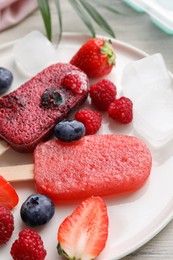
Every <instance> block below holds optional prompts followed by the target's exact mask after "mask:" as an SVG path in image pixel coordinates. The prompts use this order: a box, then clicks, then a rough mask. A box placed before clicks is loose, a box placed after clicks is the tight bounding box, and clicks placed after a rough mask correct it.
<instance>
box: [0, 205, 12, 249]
mask: <svg viewBox="0 0 173 260" xmlns="http://www.w3.org/2000/svg"><path fill="white" fill-rule="evenodd" d="M13 230H14V218H13V215H12V213H11V211H10V210H9V209H7V208H6V207H4V206H0V245H2V244H4V243H6V242H7V241H8V240H9V239H10V237H11V236H12V233H13Z"/></svg>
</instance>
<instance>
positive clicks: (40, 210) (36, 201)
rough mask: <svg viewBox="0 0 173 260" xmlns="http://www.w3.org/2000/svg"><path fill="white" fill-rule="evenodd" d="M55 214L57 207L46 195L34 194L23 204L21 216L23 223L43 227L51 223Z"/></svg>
mask: <svg viewBox="0 0 173 260" xmlns="http://www.w3.org/2000/svg"><path fill="white" fill-rule="evenodd" d="M54 213H55V206H54V204H53V203H52V201H51V199H49V198H48V197H47V196H45V195H41V194H32V195H30V196H29V197H28V198H27V199H26V201H25V202H24V203H23V204H22V206H21V209H20V215H21V218H22V220H23V222H24V223H25V224H26V225H28V226H31V227H36V226H41V225H44V224H46V223H47V222H49V221H50V219H51V218H52V217H53V215H54Z"/></svg>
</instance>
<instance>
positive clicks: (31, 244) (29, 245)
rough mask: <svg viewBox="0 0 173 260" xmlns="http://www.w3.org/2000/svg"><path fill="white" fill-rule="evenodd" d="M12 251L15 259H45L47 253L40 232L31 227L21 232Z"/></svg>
mask: <svg viewBox="0 0 173 260" xmlns="http://www.w3.org/2000/svg"><path fill="white" fill-rule="evenodd" d="M10 253H11V255H12V257H13V259H14V260H21V259H22V260H25V259H26V260H27V259H30V260H44V259H45V256H46V254H47V253H46V250H45V249H44V245H43V241H42V239H41V237H40V236H39V234H38V233H37V232H36V231H34V230H31V229H29V228H26V229H24V230H22V231H21V232H20V233H19V238H18V239H17V240H16V241H14V243H13V245H12V247H11V251H10Z"/></svg>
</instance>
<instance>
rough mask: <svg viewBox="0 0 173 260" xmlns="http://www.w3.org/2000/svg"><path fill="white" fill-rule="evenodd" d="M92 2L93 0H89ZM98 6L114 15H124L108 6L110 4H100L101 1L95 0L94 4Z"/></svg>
mask: <svg viewBox="0 0 173 260" xmlns="http://www.w3.org/2000/svg"><path fill="white" fill-rule="evenodd" d="M89 1H90V2H93V0H89ZM95 3H96V4H97V6H100V7H103V8H104V9H107V10H108V11H111V12H113V13H116V14H119V15H122V13H121V12H120V11H118V10H117V9H115V8H114V7H112V6H110V5H108V4H102V3H100V0H94V4H95Z"/></svg>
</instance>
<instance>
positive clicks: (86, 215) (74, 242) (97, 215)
mask: <svg viewBox="0 0 173 260" xmlns="http://www.w3.org/2000/svg"><path fill="white" fill-rule="evenodd" d="M107 237H108V215H107V207H106V205H105V203H104V201H103V200H102V199H101V198H100V197H90V198H88V199H86V200H84V201H83V202H82V203H81V204H79V206H78V207H77V208H76V209H75V210H74V212H73V213H72V214H71V215H70V216H68V217H67V218H65V220H64V221H63V222H62V223H61V225H60V227H59V229H58V253H59V254H60V255H64V256H65V257H67V258H68V259H82V260H90V259H94V258H95V257H96V256H98V255H99V254H100V253H101V251H102V250H103V249H104V247H105V245H106V240H107Z"/></svg>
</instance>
